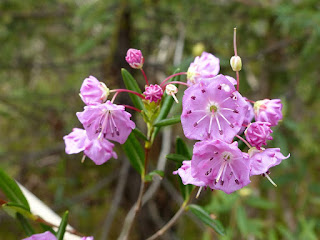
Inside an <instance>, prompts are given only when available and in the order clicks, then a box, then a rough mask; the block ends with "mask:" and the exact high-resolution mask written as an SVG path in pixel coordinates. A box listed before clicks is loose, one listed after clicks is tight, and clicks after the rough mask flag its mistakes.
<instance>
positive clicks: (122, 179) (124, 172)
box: [101, 159, 130, 240]
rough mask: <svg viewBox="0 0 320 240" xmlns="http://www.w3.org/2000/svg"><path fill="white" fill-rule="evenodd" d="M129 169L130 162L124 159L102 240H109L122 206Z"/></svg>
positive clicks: (104, 225) (104, 224)
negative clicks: (116, 215) (117, 213)
mask: <svg viewBox="0 0 320 240" xmlns="http://www.w3.org/2000/svg"><path fill="white" fill-rule="evenodd" d="M129 167H130V162H129V161H128V160H127V159H124V160H123V163H122V167H121V170H120V176H119V181H118V183H117V187H116V191H115V194H114V195H115V197H114V198H113V200H112V202H111V207H110V211H109V212H108V215H107V217H106V220H105V221H104V223H103V227H102V229H103V230H102V233H101V240H104V239H108V233H109V230H110V227H111V225H112V222H113V219H114V216H115V213H116V211H117V209H118V207H119V204H120V202H121V199H122V196H123V191H124V187H125V185H126V182H127V176H128V172H129V171H128V170H129Z"/></svg>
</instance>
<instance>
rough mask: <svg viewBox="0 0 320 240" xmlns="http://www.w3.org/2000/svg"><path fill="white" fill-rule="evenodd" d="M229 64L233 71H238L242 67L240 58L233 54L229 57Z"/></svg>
mask: <svg viewBox="0 0 320 240" xmlns="http://www.w3.org/2000/svg"><path fill="white" fill-rule="evenodd" d="M230 65H231V67H232V70H233V71H235V72H239V71H240V70H241V68H242V61H241V58H240V57H239V56H233V57H232V58H231V59H230Z"/></svg>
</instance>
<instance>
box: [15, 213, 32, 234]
mask: <svg viewBox="0 0 320 240" xmlns="http://www.w3.org/2000/svg"><path fill="white" fill-rule="evenodd" d="M17 219H18V221H19V222H20V224H21V226H22V228H23V231H24V232H25V233H26V234H27V236H31V235H33V234H34V233H35V231H34V229H33V228H32V227H31V225H30V223H29V221H28V220H27V219H26V218H25V217H24V216H22V215H21V214H20V213H17Z"/></svg>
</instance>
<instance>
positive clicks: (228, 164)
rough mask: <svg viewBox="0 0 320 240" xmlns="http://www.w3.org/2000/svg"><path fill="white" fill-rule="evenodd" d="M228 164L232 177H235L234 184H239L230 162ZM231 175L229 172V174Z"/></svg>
mask: <svg viewBox="0 0 320 240" xmlns="http://www.w3.org/2000/svg"><path fill="white" fill-rule="evenodd" d="M228 166H229V168H230V169H231V172H232V175H234V177H235V180H234V181H235V182H236V184H240V183H239V180H238V179H239V178H238V177H237V175H236V173H235V171H234V170H233V168H232V166H231V164H230V163H228ZM230 175H231V174H230Z"/></svg>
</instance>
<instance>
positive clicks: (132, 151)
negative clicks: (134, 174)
mask: <svg viewBox="0 0 320 240" xmlns="http://www.w3.org/2000/svg"><path fill="white" fill-rule="evenodd" d="M121 146H122V149H123V151H124V152H125V154H126V155H127V157H128V159H129V161H130V163H131V165H132V167H133V168H134V169H136V170H137V171H138V173H140V174H142V172H143V170H144V151H143V149H142V147H141V144H140V142H139V141H138V140H137V138H136V137H135V135H134V133H133V132H132V133H131V134H130V135H129V137H128V139H127V141H126V142H125V143H124V144H122V145H121Z"/></svg>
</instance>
